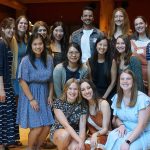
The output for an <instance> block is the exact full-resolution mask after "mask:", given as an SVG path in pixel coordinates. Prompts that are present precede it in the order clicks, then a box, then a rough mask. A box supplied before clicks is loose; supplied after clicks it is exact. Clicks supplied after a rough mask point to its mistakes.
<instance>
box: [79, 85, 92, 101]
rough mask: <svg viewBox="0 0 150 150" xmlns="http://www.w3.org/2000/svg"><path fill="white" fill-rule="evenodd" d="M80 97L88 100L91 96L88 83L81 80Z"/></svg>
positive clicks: (90, 88)
mask: <svg viewBox="0 0 150 150" xmlns="http://www.w3.org/2000/svg"><path fill="white" fill-rule="evenodd" d="M80 88H81V94H82V97H83V98H85V99H86V100H88V101H90V100H91V99H92V98H93V89H92V87H91V86H90V84H89V83H87V82H83V83H81V85H80Z"/></svg>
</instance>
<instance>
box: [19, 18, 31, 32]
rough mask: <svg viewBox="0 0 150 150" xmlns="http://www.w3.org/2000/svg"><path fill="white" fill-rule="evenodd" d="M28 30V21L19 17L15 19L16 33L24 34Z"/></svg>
mask: <svg viewBox="0 0 150 150" xmlns="http://www.w3.org/2000/svg"><path fill="white" fill-rule="evenodd" d="M28 29H29V21H28V19H27V17H26V16H19V17H18V18H17V19H16V32H22V33H24V34H25V33H26V32H27V31H28Z"/></svg>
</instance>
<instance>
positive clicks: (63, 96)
mask: <svg viewBox="0 0 150 150" xmlns="http://www.w3.org/2000/svg"><path fill="white" fill-rule="evenodd" d="M72 83H75V84H76V85H77V87H78V91H79V92H78V97H77V99H76V102H79V101H80V100H81V94H80V85H79V81H78V80H77V79H75V78H71V79H69V80H68V81H67V82H66V84H65V85H64V89H63V93H62V96H61V98H60V99H61V100H62V101H67V91H68V89H69V87H70V85H71V84H72Z"/></svg>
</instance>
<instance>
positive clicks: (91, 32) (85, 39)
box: [70, 7, 103, 63]
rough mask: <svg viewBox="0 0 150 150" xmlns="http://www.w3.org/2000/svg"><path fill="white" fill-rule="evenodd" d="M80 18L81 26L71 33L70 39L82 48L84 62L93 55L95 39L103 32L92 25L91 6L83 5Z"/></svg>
mask: <svg viewBox="0 0 150 150" xmlns="http://www.w3.org/2000/svg"><path fill="white" fill-rule="evenodd" d="M81 20H82V22H83V27H82V28H80V29H79V30H77V31H75V32H73V33H72V35H71V39H70V41H71V42H75V43H78V44H79V45H80V47H81V50H82V62H83V63H85V62H86V61H87V60H88V58H90V57H91V56H93V54H94V49H95V43H96V40H97V39H98V38H101V37H102V36H103V33H102V32H101V31H100V30H99V29H97V28H95V27H94V26H93V21H94V16H93V8H91V7H85V8H84V9H83V14H82V16H81Z"/></svg>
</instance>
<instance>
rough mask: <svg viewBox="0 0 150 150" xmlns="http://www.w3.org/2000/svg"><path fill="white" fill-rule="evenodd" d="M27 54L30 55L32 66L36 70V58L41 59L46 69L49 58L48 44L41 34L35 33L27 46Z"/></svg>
mask: <svg viewBox="0 0 150 150" xmlns="http://www.w3.org/2000/svg"><path fill="white" fill-rule="evenodd" d="M27 53H28V55H29V58H30V61H31V63H32V65H33V66H34V67H35V68H36V66H35V65H34V60H35V58H40V59H41V60H42V61H43V63H44V66H45V67H46V66H47V65H46V58H47V53H46V44H45V40H44V38H43V36H42V35H41V34H39V33H34V34H32V35H31V37H30V39H29V43H28V46H27Z"/></svg>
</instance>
